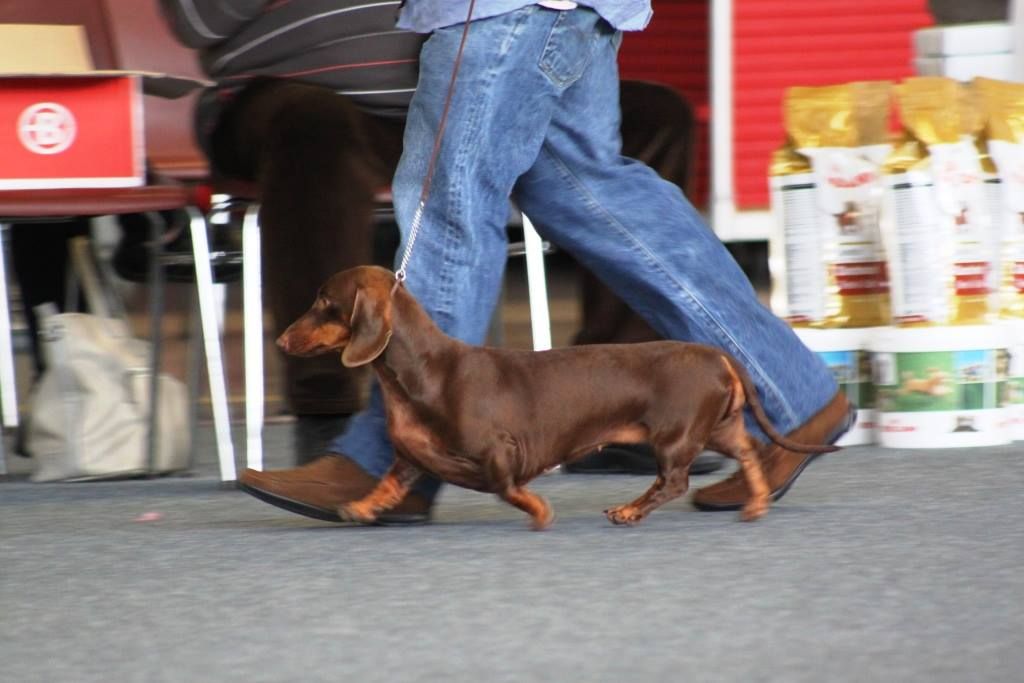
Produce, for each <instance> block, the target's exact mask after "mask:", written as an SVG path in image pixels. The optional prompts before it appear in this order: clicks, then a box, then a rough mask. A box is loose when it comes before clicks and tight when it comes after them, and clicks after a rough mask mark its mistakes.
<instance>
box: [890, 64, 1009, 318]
mask: <svg viewBox="0 0 1024 683" xmlns="http://www.w3.org/2000/svg"><path fill="white" fill-rule="evenodd" d="M897 99H898V100H899V103H900V116H901V119H902V120H903V124H904V128H905V131H906V138H905V140H904V143H903V144H901V145H900V146H899V147H898V148H897V149H896V150H895V151H894V152H893V153H892V154H891V155H890V157H889V159H888V160H887V161H886V165H885V169H886V175H887V178H886V183H885V185H886V190H887V195H886V202H885V218H884V220H883V223H884V225H885V226H886V228H885V233H886V243H887V246H888V248H889V253H890V257H891V262H890V263H891V267H892V310H893V320H894V322H896V323H897V324H901V325H915V324H939V325H943V324H983V323H985V322H987V321H988V320H989V319H990V318H991V317H992V314H993V313H994V306H993V305H992V297H991V294H992V287H991V283H992V274H991V269H992V263H991V250H992V246H991V243H992V239H993V237H992V227H991V221H990V219H989V205H988V202H987V199H986V195H985V186H984V183H983V178H984V176H983V171H982V167H981V162H980V160H979V156H978V150H977V147H976V146H975V141H974V138H973V137H972V136H971V135H969V134H967V133H965V132H964V131H969V130H970V129H971V128H972V127H974V124H973V119H971V118H970V116H969V114H968V113H966V104H965V102H966V100H965V99H964V93H963V91H962V88H961V86H960V84H959V83H957V82H956V81H953V80H950V79H944V78H919V79H908V80H907V81H905V82H904V83H902V84H900V85H899V86H898V87H897Z"/></svg>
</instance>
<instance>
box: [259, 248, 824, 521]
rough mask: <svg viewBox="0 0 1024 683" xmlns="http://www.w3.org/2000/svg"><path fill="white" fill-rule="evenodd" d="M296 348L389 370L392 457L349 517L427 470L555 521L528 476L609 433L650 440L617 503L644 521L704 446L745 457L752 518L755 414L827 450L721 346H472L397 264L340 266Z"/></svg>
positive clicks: (364, 516)
mask: <svg viewBox="0 0 1024 683" xmlns="http://www.w3.org/2000/svg"><path fill="white" fill-rule="evenodd" d="M277 343H278V345H279V346H280V347H281V348H282V349H283V350H284V351H285V352H287V353H290V354H295V355H300V356H311V355H317V354H321V353H328V352H332V351H335V352H336V351H340V352H341V362H342V364H344V365H345V366H347V367H355V366H360V365H365V364H367V363H371V364H372V366H373V369H374V370H375V371H376V373H377V377H378V378H379V380H380V385H381V389H382V391H383V396H384V402H385V406H386V411H387V421H388V433H389V434H390V436H391V440H392V442H393V444H394V447H395V460H394V463H393V464H392V465H391V468H390V469H389V470H388V472H387V473H386V474H385V475H384V477H383V478H382V479H381V480H380V483H379V484H378V485H377V487H376V489H374V490H373V491H372V492H371V493H370V494H369V495H367V496H366V497H365V498H363V499H362V500H358V501H354V502H351V503H347V504H344V505H342V506H341V509H340V510H339V514H340V516H341V517H342V518H343V519H348V520H352V521H359V522H372V521H374V520H375V519H376V517H377V515H378V514H379V513H380V512H382V511H384V510H387V509H389V508H391V507H392V506H394V505H395V504H397V503H398V502H399V501H401V500H402V498H403V497H404V496H405V494H406V493H407V492H408V490H409V487H410V486H411V485H412V484H413V482H415V481H416V479H417V477H419V476H420V474H421V473H423V472H429V473H430V474H432V475H434V476H436V477H438V478H439V479H442V480H443V481H446V482H449V483H452V484H457V485H459V486H463V487H465V488H469V489H475V490H477V491H485V492H490V493H494V494H496V495H497V496H498V497H500V498H501V499H503V500H505V501H507V502H509V503H511V504H512V505H514V506H516V507H518V508H520V509H521V510H524V511H525V512H527V513H528V514H529V515H530V516H531V517H532V521H533V528H534V529H543V528H545V527H547V526H548V525H549V524H550V523H551V521H552V519H553V514H552V512H551V507H550V506H549V505H548V503H547V502H546V501H545V500H544V499H543V498H541V497H540V496H538V495H537V494H535V493H533V492H531V491H529V490H527V489H526V487H525V486H526V484H527V483H528V482H529V481H530V480H531V479H533V478H534V477H536V476H537V475H539V474H541V473H542V472H544V471H546V470H548V469H550V468H551V467H553V466H555V465H558V464H560V463H563V462H567V461H570V460H573V459H574V458H578V457H581V456H583V455H585V454H587V453H590V452H592V451H593V450H594V449H598V448H601V447H602V446H604V445H606V444H609V443H638V442H648V443H650V444H651V445H652V446H653V448H654V451H655V454H656V455H655V457H656V458H657V465H658V472H659V473H658V476H657V478H656V479H655V481H654V484H653V485H652V486H651V487H650V489H648V491H647V492H646V493H644V494H643V495H642V496H640V497H639V498H637V499H636V500H634V501H633V502H631V503H627V504H625V505H619V506H618V507H614V508H611V509H609V510H606V511H605V514H606V515H607V517H608V519H609V520H611V522H613V523H614V524H635V523H637V522H639V521H640V520H641V519H643V518H644V517H646V516H647V515H648V514H650V512H651V511H652V510H654V509H655V508H657V507H658V506H659V505H661V504H663V503H665V502H666V501H669V500H672V499H673V498H676V497H678V496H680V495H681V494H683V493H685V492H686V489H687V486H688V483H689V474H688V472H689V466H690V463H691V462H692V460H693V459H694V458H695V457H696V456H697V454H699V453H700V452H701V450H702V449H703V448H705V447H707V448H711V449H714V450H716V451H720V452H721V453H724V454H726V455H729V456H731V457H733V458H735V459H736V460H738V461H739V463H740V466H741V467H742V468H743V472H744V474H745V475H746V478H747V483H748V485H749V487H750V491H751V492H752V495H751V498H750V500H749V501H748V502H747V503H746V505H745V506H744V507H743V510H742V512H741V518H742V519H744V520H754V519H757V518H759V517H761V516H762V515H764V514H765V513H766V512H767V511H768V503H769V489H768V485H767V483H766V481H765V477H764V473H763V472H762V470H761V463H760V460H759V458H758V455H757V442H756V441H755V440H754V439H753V438H752V437H751V436H750V434H749V433H748V432H747V430H746V428H745V426H744V423H743V407H744V406H749V407H750V409H751V410H752V411H753V415H754V417H755V418H756V419H757V423H758V424H759V425H760V426H761V428H762V429H763V430H764V432H765V433H766V434H767V435H768V436H769V437H771V439H772V440H773V441H775V442H776V443H778V444H780V445H782V446H784V447H785V448H788V449H791V450H794V451H799V452H806V453H822V452H826V451H834V450H837V449H836V447H835V446H826V445H815V446H807V445H803V444H798V443H794V442H792V441H790V440H789V439H787V438H786V437H784V436H782V435H781V434H779V433H778V432H777V431H776V430H775V429H774V428H773V427H772V425H771V424H770V422H769V421H768V418H767V416H766V415H765V413H764V410H763V409H762V407H761V404H760V402H759V401H758V398H757V394H756V392H755V389H754V386H753V384H752V383H751V380H750V378H749V376H748V375H747V373H746V371H745V370H744V369H743V367H742V366H741V365H739V364H738V363H737V362H736V361H735V360H733V359H732V358H731V357H729V356H728V355H727V354H726V353H724V352H723V351H721V350H719V349H715V348H712V347H710V346H704V345H701V344H687V343H683V342H676V341H657V342H648V343H642V344H607V345H593V346H578V347H572V348H564V349H555V350H552V351H541V352H536V351H521V350H509V349H496V348H488V347H479V346H470V345H468V344H464V343H462V342H460V341H457V340H455V339H452V338H451V337H448V336H447V335H445V334H444V333H443V332H441V330H440V329H438V327H437V326H436V325H435V324H434V323H433V322H432V321H431V320H430V318H429V317H428V316H427V314H426V312H425V311H424V310H423V309H422V308H421V307H420V305H419V304H418V303H417V302H416V300H415V299H414V298H413V297H412V295H411V294H409V292H408V291H406V289H405V288H404V287H403V286H401V285H400V284H396V279H395V276H394V274H393V273H391V272H390V271H388V270H385V269H383V268H377V267H372V266H367V267H359V268H353V269H351V270H346V271H344V272H341V273H338V274H337V275H334V276H333V277H331V278H330V279H329V280H328V281H327V282H326V283H325V284H324V285H323V286H322V287H321V288H320V292H319V293H318V295H317V298H316V301H315V303H314V304H313V307H312V308H311V309H310V310H309V311H308V312H307V313H306V314H305V315H303V316H302V317H301V318H299V319H298V320H296V321H295V322H294V323H292V325H291V326H290V327H289V328H288V329H287V330H285V331H284V333H283V334H282V335H281V337H280V338H279V339H278V341H277Z"/></svg>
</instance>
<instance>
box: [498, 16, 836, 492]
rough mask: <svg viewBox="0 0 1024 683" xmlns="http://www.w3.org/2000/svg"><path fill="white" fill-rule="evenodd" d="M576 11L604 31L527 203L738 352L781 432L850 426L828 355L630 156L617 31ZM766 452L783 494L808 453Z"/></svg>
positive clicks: (647, 310) (813, 436)
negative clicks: (813, 347)
mask: <svg viewBox="0 0 1024 683" xmlns="http://www.w3.org/2000/svg"><path fill="white" fill-rule="evenodd" d="M573 14H574V15H575V21H577V22H582V23H583V24H584V26H583V28H584V29H588V30H591V31H593V30H597V31H598V32H601V33H603V39H602V41H601V44H600V45H599V46H597V47H596V48H595V50H594V52H593V55H592V58H591V60H590V62H589V65H588V68H587V69H586V71H585V72H584V73H583V74H582V75H581V77H580V79H579V81H577V82H576V83H574V84H573V85H572V86H571V87H570V88H568V89H567V90H566V92H565V94H564V95H563V96H562V97H561V98H560V100H559V102H558V106H557V108H556V110H555V112H554V114H553V118H552V122H551V125H550V127H549V128H548V132H547V136H546V139H545V141H544V144H543V146H542V149H541V151H540V154H539V155H538V157H537V160H536V163H535V164H534V165H533V167H532V168H531V169H530V171H529V172H528V173H527V174H525V175H524V176H523V177H522V178H521V179H520V181H519V183H518V184H517V186H516V198H517V201H518V202H519V205H520V206H521V207H522V208H523V210H524V211H525V212H526V213H527V214H528V215H530V217H531V218H532V219H533V220H534V222H535V223H536V224H537V226H538V229H539V230H540V231H541V232H542V233H543V234H544V236H545V237H547V238H548V239H550V240H552V241H553V242H555V243H556V244H558V245H559V246H561V247H562V248H564V249H566V250H567V251H569V252H570V253H572V254H573V255H574V256H575V257H576V258H577V259H579V261H580V262H581V263H582V264H584V265H585V266H586V267H588V268H589V269H591V270H592V271H593V272H594V273H596V274H598V275H599V276H600V277H601V278H602V279H603V280H604V281H605V282H606V283H607V284H608V285H609V286H611V287H612V288H613V289H614V290H615V291H616V293H617V294H619V295H620V296H621V297H623V299H625V300H626V301H627V303H629V304H630V306H631V307H632V308H633V309H634V310H636V311H637V312H638V313H640V314H641V315H643V316H644V317H645V318H646V319H647V320H648V321H649V322H650V323H651V324H652V325H653V326H654V327H655V328H656V329H657V330H658V332H659V333H661V334H663V335H664V336H666V337H669V338H673V339H681V340H686V341H696V342H701V343H705V344H711V345H713V346H717V347H719V348H722V349H725V350H726V351H728V352H729V353H731V354H732V355H733V356H734V357H736V358H737V359H739V360H740V361H741V362H742V363H743V364H744V365H745V366H746V367H747V369H748V370H749V371H750V373H751V375H752V377H753V378H754V380H755V383H756V384H757V386H758V389H759V394H760V396H761V400H762V402H763V404H764V406H765V410H766V412H767V413H768V415H769V416H770V417H771V419H772V421H773V422H774V423H775V425H776V426H777V427H778V428H779V429H780V430H781V431H783V432H789V433H793V434H797V435H799V436H802V437H803V438H804V440H806V441H808V442H812V443H817V442H822V441H825V440H834V439H836V438H838V437H839V436H841V434H842V433H843V432H844V431H845V429H847V428H848V427H849V422H850V415H849V411H850V408H849V406H848V404H847V402H846V400H845V398H843V397H842V395H841V394H839V393H838V387H837V385H836V383H835V381H834V379H833V377H832V375H831V373H830V371H829V370H828V368H827V367H826V366H825V364H824V363H823V362H821V360H820V359H819V358H818V357H817V356H816V355H815V354H814V353H813V352H811V351H810V350H809V349H807V348H806V347H805V346H804V345H803V344H802V343H801V342H800V341H799V339H798V338H797V337H796V335H795V334H794V333H793V332H792V330H790V329H789V328H788V326H786V325H785V323H783V322H782V321H781V320H780V319H779V318H777V317H776V316H774V315H773V314H772V313H771V312H770V311H769V310H768V309H766V308H765V307H764V306H763V305H761V303H760V302H759V301H758V299H757V297H756V294H755V292H754V291H753V289H752V288H751V286H750V283H749V281H748V279H747V278H746V276H745V275H744V274H743V272H742V271H741V270H740V268H739V267H738V266H737V264H736V263H735V261H734V260H733V259H732V257H731V256H730V255H729V253H728V251H727V250H726V249H725V247H724V245H722V243H721V242H720V241H719V240H718V239H717V237H715V235H714V233H713V232H711V231H710V230H709V229H708V228H707V226H706V225H705V224H704V223H703V222H702V221H701V219H700V217H699V216H698V214H697V212H696V211H695V210H694V209H693V207H692V206H691V205H690V204H689V202H688V201H687V200H686V198H685V197H684V196H683V194H682V192H681V191H680V190H679V188H678V187H676V186H675V185H674V184H672V183H670V182H667V181H665V180H663V179H662V178H660V177H658V176H657V174H656V173H654V172H653V171H652V170H651V169H650V168H648V167H646V166H644V165H643V164H639V163H637V162H634V161H632V160H629V159H626V158H624V157H622V156H621V155H620V149H621V140H620V136H619V130H620V129H619V125H620V117H619V110H618V73H617V64H616V51H617V46H618V38H617V35H616V34H615V33H614V32H613V31H612V30H611V28H610V27H608V26H607V25H606V24H603V22H600V21H598V24H597V28H596V29H594V28H592V27H588V26H585V24H586V23H587V21H588V19H585V18H584V16H585V14H587V13H573ZM750 422H751V429H752V431H753V433H756V434H759V435H760V434H761V432H760V429H757V428H756V425H753V423H752V421H750ZM762 438H763V436H762ZM762 457H763V458H764V459H765V460H766V464H767V465H768V466H769V467H768V474H769V478H770V480H771V481H770V484H771V485H772V490H773V493H774V494H775V495H776V497H779V496H781V495H782V494H783V493H785V489H786V488H788V486H789V485H790V484H791V483H792V480H793V478H795V476H796V475H798V474H799V471H800V470H801V469H802V467H803V466H804V465H806V463H807V462H808V461H809V459H808V456H806V455H803V454H795V453H792V452H790V451H785V450H784V449H778V448H767V447H766V448H765V449H762ZM746 495H747V493H746V489H745V484H743V482H742V477H737V478H735V479H733V480H728V481H727V482H726V483H722V484H720V485H715V486H714V487H709V488H708V489H705V490H704V491H703V492H698V496H697V498H696V502H697V504H698V505H699V506H701V505H702V506H704V507H706V508H709V509H711V508H716V509H717V508H719V507H721V508H723V509H725V508H731V507H733V506H735V505H740V504H742V502H743V500H744V499H745V498H746ZM702 501H703V502H702Z"/></svg>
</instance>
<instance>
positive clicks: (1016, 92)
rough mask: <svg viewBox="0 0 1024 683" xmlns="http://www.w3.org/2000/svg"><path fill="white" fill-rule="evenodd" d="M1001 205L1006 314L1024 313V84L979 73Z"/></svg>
mask: <svg viewBox="0 0 1024 683" xmlns="http://www.w3.org/2000/svg"><path fill="white" fill-rule="evenodd" d="M972 89H973V90H974V91H975V92H976V93H977V95H978V99H979V100H980V102H981V108H982V110H983V113H984V122H985V132H986V142H987V145H986V146H987V150H988V154H989V156H990V158H991V160H992V162H993V163H994V166H995V172H996V176H997V181H996V182H993V183H992V186H993V187H995V188H997V192H998V197H999V205H998V209H995V210H993V222H994V223H995V225H996V226H997V231H998V234H999V242H1000V247H1001V249H1000V263H1001V266H1002V267H1001V273H1000V275H1001V277H1000V287H999V299H1000V301H999V307H1000V315H1001V316H1002V317H1005V318H1014V319H1022V318H1024V84H1021V83H1009V82H1006V81H997V80H993V79H988V78H976V79H975V80H974V81H973V82H972Z"/></svg>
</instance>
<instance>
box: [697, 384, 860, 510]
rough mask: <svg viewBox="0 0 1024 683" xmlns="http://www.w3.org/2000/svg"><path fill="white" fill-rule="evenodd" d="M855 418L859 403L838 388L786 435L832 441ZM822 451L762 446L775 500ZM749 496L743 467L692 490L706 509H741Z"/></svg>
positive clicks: (808, 440)
mask: <svg viewBox="0 0 1024 683" xmlns="http://www.w3.org/2000/svg"><path fill="white" fill-rule="evenodd" d="M856 420H857V407H856V406H854V405H852V404H851V403H850V402H849V401H848V400H846V396H845V395H844V394H843V393H842V392H838V393H836V395H835V396H833V397H832V400H831V401H829V403H828V405H826V406H825V407H824V408H822V409H821V410H820V411H818V413H817V414H816V415H815V416H814V417H812V418H811V419H810V420H808V421H807V422H805V423H804V424H803V425H801V426H800V427H797V428H796V429H794V430H793V431H791V432H790V433H789V434H787V435H786V436H788V437H789V438H791V439H793V440H794V441H797V442H800V443H809V444H817V443H821V444H833V443H835V442H836V441H838V440H839V437H841V436H842V435H843V434H845V433H846V432H847V431H849V429H850V428H851V427H852V426H853V423H854V422H856ZM819 455H823V454H822V453H795V452H793V451H788V450H786V449H785V448H783V447H782V446H779V445H777V444H774V443H769V444H767V445H766V446H762V447H761V451H760V456H761V467H763V468H764V474H765V477H766V478H767V479H768V486H769V488H771V491H772V494H771V495H772V500H773V501H775V500H778V499H779V498H782V496H784V495H786V491H788V490H789V487H790V486H792V485H793V482H794V481H796V478H797V477H799V476H800V473H801V472H803V471H804V468H805V467H807V466H808V465H809V464H810V463H811V461H813V460H814V459H815V458H817V457H818V456H819ZM749 496H750V493H749V491H748V490H747V479H746V477H745V476H743V471H742V470H736V472H735V473H733V475H732V476H730V477H728V478H727V479H723V480H722V481H720V482H717V483H714V484H711V485H710V486H705V487H704V488H702V489H698V490H697V491H696V492H695V493H694V494H693V505H694V507H696V508H697V509H698V510H703V511H705V512H713V511H724V510H739V509H740V508H742V507H743V505H744V504H745V503H746V502H747V498H748V497H749Z"/></svg>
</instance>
